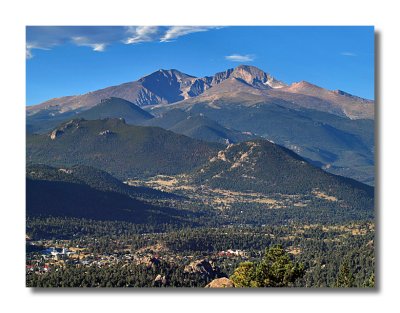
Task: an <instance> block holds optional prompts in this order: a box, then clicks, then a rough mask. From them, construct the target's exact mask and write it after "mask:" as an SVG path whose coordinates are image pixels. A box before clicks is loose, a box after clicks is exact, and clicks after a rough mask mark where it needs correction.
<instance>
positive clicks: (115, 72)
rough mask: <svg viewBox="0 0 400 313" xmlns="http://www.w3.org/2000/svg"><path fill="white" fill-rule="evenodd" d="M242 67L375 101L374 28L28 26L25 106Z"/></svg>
mask: <svg viewBox="0 0 400 313" xmlns="http://www.w3.org/2000/svg"><path fill="white" fill-rule="evenodd" d="M240 64H248V65H253V66H256V67H258V68H260V69H262V70H263V71H265V72H267V73H270V74H271V75H272V76H274V77H275V78H276V79H278V80H281V81H284V82H285V83H287V84H291V83H293V82H298V81H302V80H305V81H308V82H310V83H313V84H316V85H318V86H321V87H323V88H327V89H331V90H335V89H340V90H343V91H346V92H349V93H351V94H354V95H357V96H360V97H363V98H367V99H374V28H373V27H369V26H348V27H317V26H310V27H297V26H287V27H278V26H276V27H271V26H227V27H212V26H204V27H203V26H27V28H26V103H27V105H33V104H38V103H41V102H43V101H46V100H48V99H51V98H56V97H61V96H67V95H76V94H83V93H86V92H89V91H93V90H97V89H101V88H104V87H108V86H113V85H118V84H121V83H125V82H130V81H134V80H137V79H139V78H140V77H143V76H145V75H147V74H150V73H152V72H154V71H156V70H159V69H172V68H173V69H178V70H180V71H181V72H184V73H186V74H190V75H193V76H198V77H203V76H211V75H214V74H215V73H217V72H220V71H224V70H226V69H228V68H234V67H236V66H238V65H240Z"/></svg>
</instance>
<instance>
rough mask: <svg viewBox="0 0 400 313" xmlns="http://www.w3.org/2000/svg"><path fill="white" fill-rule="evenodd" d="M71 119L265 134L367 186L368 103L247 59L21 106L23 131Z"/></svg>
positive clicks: (370, 155)
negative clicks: (199, 73)
mask: <svg viewBox="0 0 400 313" xmlns="http://www.w3.org/2000/svg"><path fill="white" fill-rule="evenodd" d="M75 118H83V119H87V120H91V119H99V118H123V119H124V120H125V121H126V123H127V124H133V125H143V126H158V127H162V128H165V129H168V130H171V131H173V132H175V133H179V134H184V135H187V136H189V137H192V138H195V139H200V140H203V141H211V142H219V143H225V144H229V143H235V142H241V141H246V140H250V139H254V138H257V137H258V138H265V139H268V140H270V141H273V142H275V143H277V144H279V145H282V146H284V147H286V148H289V149H291V150H293V151H295V152H296V153H297V154H299V155H301V156H302V157H304V158H305V159H306V160H307V161H309V162H311V163H312V164H314V165H315V166H318V167H321V168H323V169H325V170H327V171H330V172H332V173H335V174H339V175H343V176H347V177H351V178H354V179H357V180H359V181H362V182H365V183H368V184H371V185H373V184H374V102H373V101H370V100H367V99H362V98H360V97H357V96H353V95H350V94H348V93H346V92H343V91H340V90H336V91H330V90H326V89H323V88H321V87H318V86H315V85H313V84H311V83H308V82H304V81H302V82H298V83H293V84H291V85H288V84H285V83H284V82H281V81H279V80H277V79H276V78H274V77H273V76H271V75H270V74H268V73H265V72H264V71H262V70H260V69H258V68H256V67H253V66H247V65H241V66H238V67H236V68H234V69H228V70H226V71H224V72H220V73H217V74H215V75H213V76H206V77H194V76H191V75H187V74H184V73H182V72H180V71H178V70H159V71H156V72H154V73H152V74H150V75H147V76H145V77H143V78H141V79H139V80H137V81H134V82H129V83H125V84H122V85H118V86H112V87H107V88H104V89H101V90H97V91H93V92H89V93H87V94H84V95H78V96H67V97H61V98H57V99H51V100H49V101H46V102H44V103H42V104H39V105H36V106H30V107H27V131H28V132H29V133H46V132H48V131H50V130H54V129H55V128H56V127H57V126H58V125H59V124H60V123H61V122H66V121H68V120H71V119H75Z"/></svg>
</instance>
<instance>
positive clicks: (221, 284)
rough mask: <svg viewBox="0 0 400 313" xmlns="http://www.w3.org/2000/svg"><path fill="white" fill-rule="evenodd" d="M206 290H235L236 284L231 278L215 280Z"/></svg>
mask: <svg viewBox="0 0 400 313" xmlns="http://www.w3.org/2000/svg"><path fill="white" fill-rule="evenodd" d="M204 288H235V284H234V283H233V281H231V280H230V279H229V278H226V277H222V278H216V279H214V280H213V281H211V282H210V283H209V284H208V285H207V286H205V287H204Z"/></svg>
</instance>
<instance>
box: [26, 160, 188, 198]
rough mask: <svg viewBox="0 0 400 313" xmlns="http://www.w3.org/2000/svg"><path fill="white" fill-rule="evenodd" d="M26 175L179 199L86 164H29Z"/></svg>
mask: <svg viewBox="0 0 400 313" xmlns="http://www.w3.org/2000/svg"><path fill="white" fill-rule="evenodd" d="M26 177H27V178H30V179H33V180H46V181H62V182H69V183H75V184H84V185H88V186H89V187H91V188H94V189H96V190H101V191H106V192H107V191H113V192H117V193H121V194H125V195H128V196H130V197H134V198H137V199H139V198H142V199H147V200H152V199H154V200H158V199H178V198H181V197H180V196H177V195H175V194H171V193H167V192H163V191H160V190H156V189H152V188H148V187H136V186H130V185H127V184H124V183H123V182H122V181H120V180H118V179H117V178H115V177H113V176H112V175H110V174H108V173H107V172H105V171H102V170H99V169H97V168H94V167H91V166H85V165H75V166H71V167H60V168H55V167H52V166H48V165H44V164H28V165H27V167H26Z"/></svg>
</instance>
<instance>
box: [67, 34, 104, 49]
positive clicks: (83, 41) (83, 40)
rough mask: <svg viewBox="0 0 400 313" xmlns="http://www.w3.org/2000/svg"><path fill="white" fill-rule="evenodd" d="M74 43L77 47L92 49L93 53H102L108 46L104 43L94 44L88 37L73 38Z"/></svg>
mask: <svg viewBox="0 0 400 313" xmlns="http://www.w3.org/2000/svg"><path fill="white" fill-rule="evenodd" d="M72 42H73V43H75V44H76V45H77V46H83V47H90V48H92V49H93V51H98V52H102V51H104V50H105V49H106V46H107V44H106V43H102V42H97V43H96V42H92V41H91V40H90V38H87V37H73V38H72Z"/></svg>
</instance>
